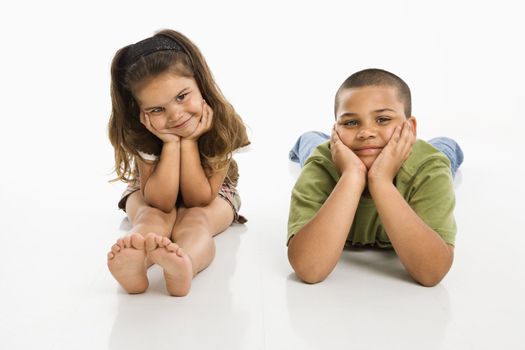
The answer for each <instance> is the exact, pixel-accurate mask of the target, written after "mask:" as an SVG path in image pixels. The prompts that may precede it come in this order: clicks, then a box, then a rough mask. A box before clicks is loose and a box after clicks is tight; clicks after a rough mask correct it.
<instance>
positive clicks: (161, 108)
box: [134, 72, 203, 137]
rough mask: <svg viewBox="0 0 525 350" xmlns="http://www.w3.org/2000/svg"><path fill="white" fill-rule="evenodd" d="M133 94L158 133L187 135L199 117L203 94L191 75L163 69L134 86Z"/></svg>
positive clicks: (194, 126) (193, 129)
mask: <svg viewBox="0 0 525 350" xmlns="http://www.w3.org/2000/svg"><path fill="white" fill-rule="evenodd" d="M134 96H135V98H136V99H137V102H138V103H139V106H140V109H141V110H142V112H143V113H145V114H147V115H148V116H149V118H150V121H151V125H152V126H153V127H154V128H155V129H156V130H158V131H159V132H161V133H171V134H174V135H177V136H180V137H186V136H188V135H190V134H191V133H192V132H193V131H195V129H196V128H197V125H198V123H199V120H200V118H201V117H202V108H203V107H202V95H201V93H200V90H199V88H198V86H197V83H196V81H195V79H193V78H192V77H183V76H179V75H176V74H174V73H172V72H166V73H163V74H160V75H158V76H156V77H154V78H152V79H150V80H148V81H147V82H145V83H143V84H140V85H139V86H137V87H136V88H135V89H134Z"/></svg>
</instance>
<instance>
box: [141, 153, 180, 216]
mask: <svg viewBox="0 0 525 350" xmlns="http://www.w3.org/2000/svg"><path fill="white" fill-rule="evenodd" d="M179 167H180V144H179V143H173V144H172V143H169V144H164V145H163V147H162V151H161V154H160V157H159V161H158V163H157V165H156V167H155V170H154V171H153V172H152V173H151V175H150V176H149V178H148V179H147V182H146V185H145V186H144V201H145V202H146V203H148V204H149V205H151V206H153V207H156V208H158V209H160V210H163V211H165V212H170V211H171V210H173V208H175V203H176V202H177V197H178V195H179V171H178V169H179Z"/></svg>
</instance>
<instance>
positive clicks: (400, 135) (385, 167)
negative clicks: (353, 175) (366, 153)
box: [368, 121, 416, 183]
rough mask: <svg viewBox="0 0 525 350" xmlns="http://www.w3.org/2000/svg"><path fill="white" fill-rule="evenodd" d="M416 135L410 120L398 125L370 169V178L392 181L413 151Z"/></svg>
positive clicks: (370, 179)
mask: <svg viewBox="0 0 525 350" xmlns="http://www.w3.org/2000/svg"><path fill="white" fill-rule="evenodd" d="M415 142H416V135H415V133H414V130H413V127H412V125H411V124H410V122H409V121H406V122H405V123H403V126H398V127H396V129H395V131H394V133H393V134H392V137H390V140H389V141H388V143H387V145H386V146H385V148H383V150H382V151H381V153H380V154H379V155H378V156H377V158H376V160H374V163H373V164H372V166H371V167H370V169H369V170H368V180H369V181H371V182H373V181H377V180H379V181H381V180H384V181H387V182H389V183H392V181H393V180H394V177H395V176H396V174H397V172H398V171H399V169H400V168H401V165H403V163H404V162H405V160H407V158H408V156H410V153H411V152H412V146H413V145H414V143H415Z"/></svg>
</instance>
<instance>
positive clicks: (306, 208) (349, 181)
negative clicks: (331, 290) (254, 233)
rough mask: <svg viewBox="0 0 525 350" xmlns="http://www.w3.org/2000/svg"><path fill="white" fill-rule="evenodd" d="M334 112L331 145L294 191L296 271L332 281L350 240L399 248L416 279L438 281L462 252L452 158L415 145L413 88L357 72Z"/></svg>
mask: <svg viewBox="0 0 525 350" xmlns="http://www.w3.org/2000/svg"><path fill="white" fill-rule="evenodd" d="M335 118H336V123H335V125H334V127H333V130H332V135H331V137H330V141H329V142H325V143H322V144H321V145H320V146H319V147H317V148H316V149H315V150H314V151H313V152H312V154H311V156H310V157H309V158H308V160H307V161H306V162H305V164H304V167H303V170H302V172H301V175H300V176H299V178H298V180H297V183H296V184H295V186H294V189H293V190H292V198H291V203H290V214H289V220H288V259H289V261H290V264H291V265H292V267H293V269H294V270H295V272H296V274H297V275H298V276H299V278H301V279H302V280H303V281H305V282H308V283H318V282H321V281H323V280H324V279H325V278H326V277H327V276H328V275H329V274H330V272H331V271H332V270H333V268H334V267H335V265H336V263H337V261H338V260H339V257H340V256H341V253H342V251H343V248H344V247H345V244H351V245H354V246H378V247H381V248H390V247H392V248H393V249H394V250H395V251H396V253H397V255H398V256H399V258H400V260H401V263H402V264H403V265H404V267H405V268H406V270H407V272H408V273H409V274H410V276H412V278H413V279H414V280H415V281H417V282H418V283H420V284H422V285H424V286H434V285H436V284H437V283H439V281H441V279H443V277H444V276H445V275H446V274H447V272H448V271H449V269H450V267H451V265H452V260H453V256H454V239H455V234H456V223H455V219H454V215H453V210H454V205H455V197H454V192H453V186H452V175H451V168H450V167H451V164H450V161H449V159H447V157H446V156H445V155H444V154H443V153H441V152H440V151H438V150H437V149H436V148H434V147H432V146H431V145H430V144H428V143H426V142H424V141H421V140H417V141H416V126H417V124H416V119H415V118H414V117H413V116H412V115H411V97H410V89H409V87H408V86H407V84H406V83H405V82H404V81H403V80H401V79H400V78H399V77H397V76H396V75H394V74H392V73H390V72H387V71H384V70H380V69H366V70H363V71H360V72H357V73H355V74H353V75H351V76H350V77H349V78H348V79H347V80H346V81H345V82H344V83H343V84H342V85H341V87H340V88H339V90H338V91H337V94H336V97H335ZM456 152H458V157H459V158H462V154H461V150H460V149H459V147H458V149H457V151H456ZM460 156H461V157H460ZM454 163H456V162H454ZM460 163H461V160H459V163H458V164H453V165H454V167H456V166H459V164H460ZM452 170H453V171H454V170H455V169H452Z"/></svg>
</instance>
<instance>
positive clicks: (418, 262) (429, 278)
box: [369, 182, 453, 286]
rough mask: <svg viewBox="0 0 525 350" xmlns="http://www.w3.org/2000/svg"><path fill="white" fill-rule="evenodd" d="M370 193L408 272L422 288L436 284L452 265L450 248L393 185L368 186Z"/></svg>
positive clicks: (384, 183) (372, 184)
mask: <svg viewBox="0 0 525 350" xmlns="http://www.w3.org/2000/svg"><path fill="white" fill-rule="evenodd" d="M369 190H370V193H371V195H372V198H373V200H374V203H375V205H376V207H377V211H378V214H379V217H380V219H381V223H382V224H383V226H384V227H385V231H386V233H387V235H388V237H389V239H390V241H391V243H392V246H393V247H394V250H395V251H396V253H397V255H398V256H399V259H400V260H401V262H402V263H403V265H404V266H405V268H406V270H407V271H408V273H409V274H410V275H411V276H412V278H414V280H416V281H417V282H419V283H420V284H422V285H424V286H434V285H436V284H437V283H439V281H441V279H443V277H444V276H445V275H446V274H447V272H448V270H449V269H450V266H451V265H452V260H453V252H452V249H451V247H450V246H448V245H447V244H446V242H445V241H444V240H443V239H442V238H441V237H440V236H439V235H438V234H437V233H436V232H435V231H434V230H433V229H431V228H430V227H429V226H428V225H427V224H426V223H425V222H424V221H423V220H421V218H420V217H419V216H418V215H417V214H416V212H414V210H413V209H412V208H411V207H410V205H409V204H408V203H407V202H406V201H405V199H404V198H403V197H402V196H401V194H400V193H399V191H398V190H397V188H396V187H395V186H394V185H393V184H392V183H388V182H380V183H371V184H369Z"/></svg>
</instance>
